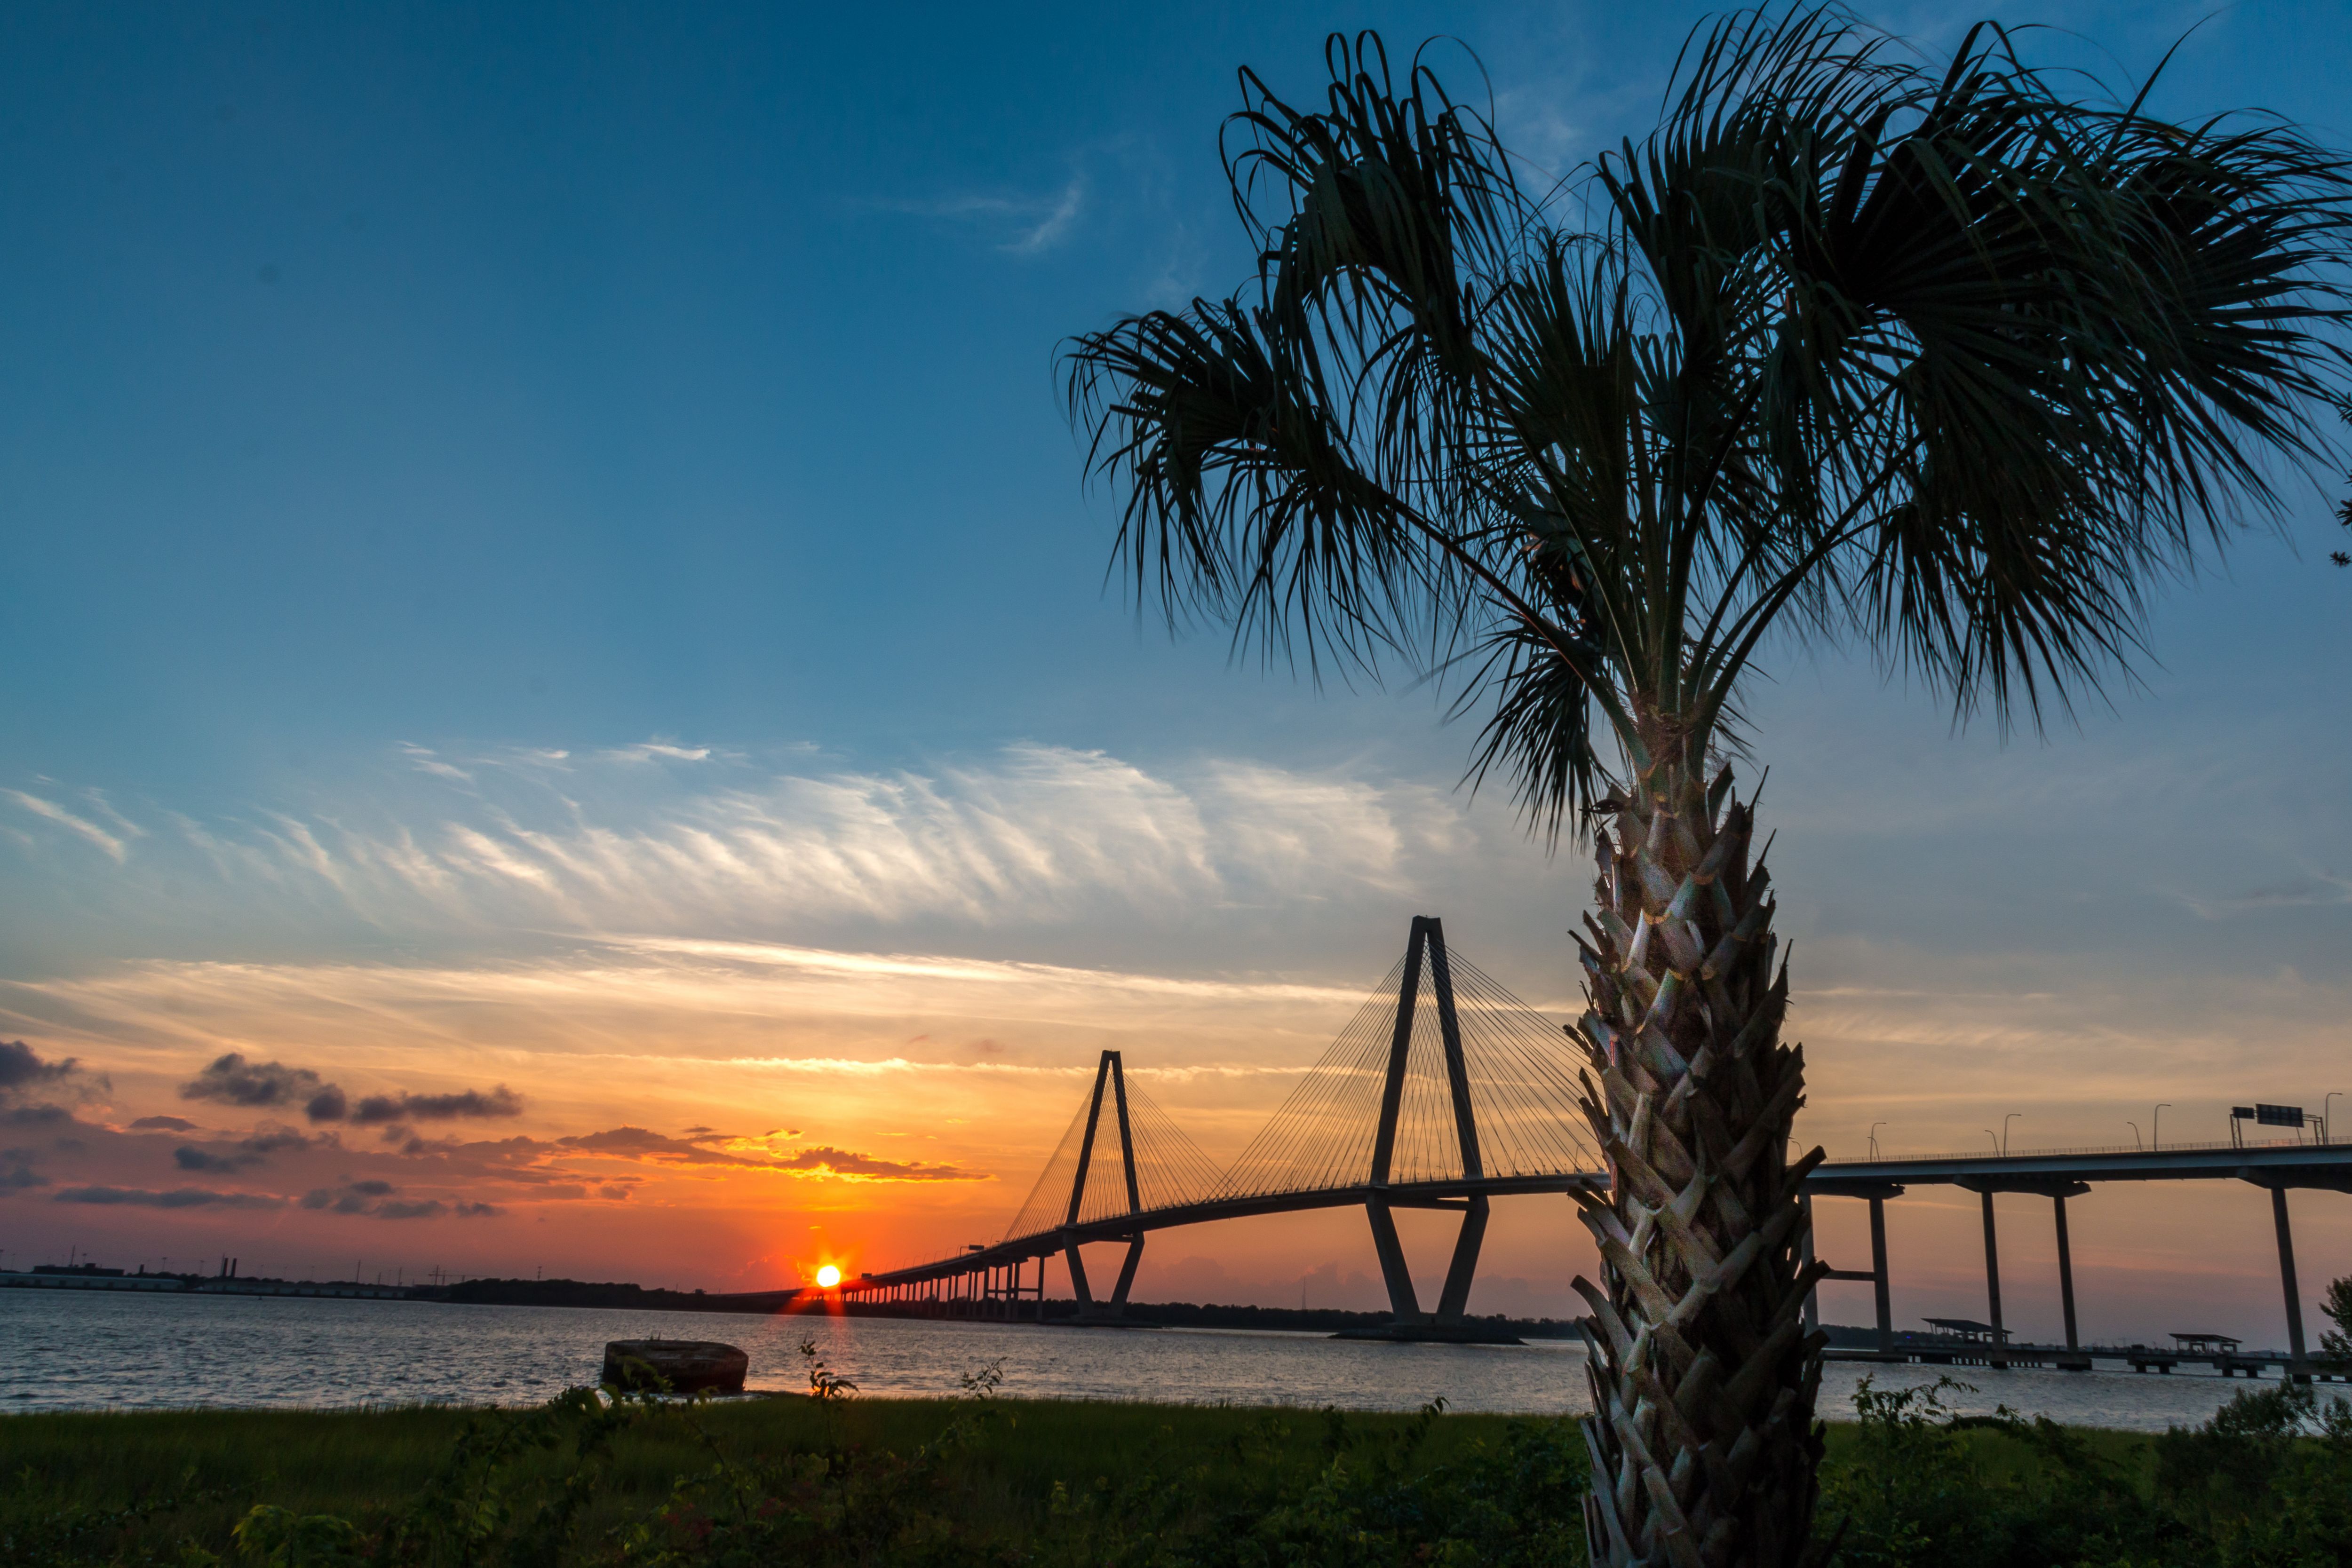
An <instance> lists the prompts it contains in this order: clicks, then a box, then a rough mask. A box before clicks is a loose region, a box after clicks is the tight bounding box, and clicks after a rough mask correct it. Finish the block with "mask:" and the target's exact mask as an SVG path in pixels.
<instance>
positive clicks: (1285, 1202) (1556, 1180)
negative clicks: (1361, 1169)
mask: <svg viewBox="0 0 2352 1568" xmlns="http://www.w3.org/2000/svg"><path fill="white" fill-rule="evenodd" d="M1608 1186H1609V1177H1608V1176H1607V1175H1606V1174H1604V1173H1601V1172H1592V1171H1572V1172H1570V1173H1568V1174H1566V1175H1562V1176H1481V1177H1478V1178H1477V1179H1475V1180H1468V1179H1463V1180H1454V1181H1419V1182H1384V1183H1382V1184H1381V1185H1380V1186H1374V1185H1372V1184H1371V1183H1370V1182H1359V1183H1357V1184H1355V1185H1354V1186H1332V1187H1323V1188H1320V1189H1318V1190H1315V1191H1310V1192H1268V1193H1257V1194H1254V1195H1252V1196H1250V1197H1212V1198H1205V1199H1202V1201H1200V1202H1198V1203H1180V1204H1171V1205H1170V1206H1168V1207H1164V1208H1146V1209H1139V1210H1137V1211H1136V1212H1134V1213H1132V1214H1117V1215H1112V1216H1110V1217H1108V1218H1102V1219H1092V1220H1087V1221H1084V1222H1082V1223H1079V1224H1076V1225H1065V1226H1061V1227H1058V1228H1055V1229H1052V1230H1041V1231H1038V1232H1037V1233H1036V1234H1034V1235H1032V1236H1022V1237H1015V1238H1013V1239H1010V1240H1005V1241H999V1242H997V1243H996V1244H995V1245H993V1246H991V1247H979V1246H975V1247H973V1248H971V1249H969V1250H967V1251H964V1252H961V1253H958V1254H955V1255H954V1256H951V1257H947V1258H940V1259H936V1260H932V1261H931V1262H929V1263H918V1264H915V1265H913V1266H912V1267H910V1268H905V1269H893V1270H888V1271H887V1272H884V1273H878V1274H861V1275H859V1276H858V1277H857V1278H856V1279H855V1280H845V1281H842V1283H841V1288H842V1290H843V1291H876V1290H887V1289H888V1288H890V1287H893V1286H900V1285H920V1284H926V1283H929V1282H930V1281H937V1280H944V1279H947V1278H949V1277H950V1276H952V1275H956V1274H968V1273H974V1272H980V1271H983V1270H988V1269H991V1268H1001V1267H1005V1266H1008V1265H1013V1264H1019V1263H1026V1262H1028V1261H1029V1260H1031V1259H1033V1258H1048V1257H1051V1256H1053V1255H1054V1254H1055V1253H1056V1252H1063V1251H1066V1250H1067V1249H1069V1248H1071V1247H1073V1246H1077V1245H1081V1244H1084V1243H1087V1242H1094V1241H1131V1240H1133V1239H1135V1238H1136V1237H1138V1236H1140V1235H1142V1234H1143V1233H1144V1232H1146V1231H1151V1230H1172V1229H1174V1228H1177V1227H1178V1226H1180V1225H1206V1224H1208V1223H1209V1222H1210V1221H1212V1220H1217V1219H1247V1218H1252V1217H1254V1216H1256V1215H1261V1214H1292V1213H1297V1212H1299V1211H1302V1210H1305V1209H1310V1208H1353V1207H1362V1206H1369V1205H1370V1204H1373V1203H1376V1202H1378V1203H1385V1204H1386V1205H1387V1206H1388V1207H1391V1208H1444V1209H1453V1210H1454V1211H1455V1212H1457V1213H1458V1212H1461V1211H1463V1210H1465V1209H1466V1208H1467V1207H1468V1206H1469V1202H1470V1200H1471V1199H1472V1198H1474V1197H1521V1196H1524V1195H1526V1194H1528V1193H1544V1192H1556V1193H1567V1192H1573V1191H1575V1190H1577V1189H1579V1188H1586V1189H1590V1190H1591V1191H1595V1192H1601V1191H1606V1190H1607V1189H1608Z"/></svg>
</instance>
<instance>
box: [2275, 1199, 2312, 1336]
mask: <svg viewBox="0 0 2352 1568" xmlns="http://www.w3.org/2000/svg"><path fill="white" fill-rule="evenodd" d="M2271 1223H2272V1224H2273V1226H2275V1227H2276V1228H2277V1229H2278V1249H2279V1283H2280V1284H2281V1285H2282V1286H2283V1287H2284V1288H2285V1291H2286V1347H2287V1354H2290V1355H2292V1356H2294V1359H2295V1360H2296V1361H2298V1362H2300V1361H2302V1360H2303V1359H2304V1349H2303V1292H2302V1291H2300V1290H2299V1289H2297V1288H2296V1286H2295V1282H2294V1232H2293V1231H2292V1230H2290V1229H2289V1228H2287V1223H2286V1188H2284V1187H2283V1186H2274V1187H2273V1188H2271ZM2287 1375H2288V1376H2289V1377H2290V1378H2292V1377H2293V1376H2294V1369H2292V1368H2290V1369H2289V1371H2288V1374H2287Z"/></svg>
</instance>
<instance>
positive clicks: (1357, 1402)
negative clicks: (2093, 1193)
mask: <svg viewBox="0 0 2352 1568" xmlns="http://www.w3.org/2000/svg"><path fill="white" fill-rule="evenodd" d="M654 1336H660V1337H664V1338H671V1339H719V1340H725V1341H727V1342H729V1343H732V1344H736V1345H740V1346H741V1347H742V1348H743V1349H744V1350H745V1351H747V1352H748V1353H749V1354H750V1355H751V1375H750V1379H749V1381H748V1384H747V1387H748V1388H750V1389H753V1390H761V1391H769V1392H800V1391H804V1390H805V1389H806V1388H807V1386H808V1375H807V1368H806V1364H805V1363H806V1359H807V1358H806V1357H804V1356H803V1354H801V1351H800V1346H801V1344H802V1343H803V1342H804V1341H805V1342H809V1343H814V1346H815V1348H816V1353H817V1354H818V1355H820V1356H822V1357H823V1359H824V1361H825V1362H826V1363H827V1364H829V1365H830V1367H831V1369H832V1370H833V1371H834V1372H835V1373H838V1374H840V1375H843V1376H845V1377H848V1378H850V1379H852V1380H853V1381H855V1382H856V1385H857V1387H858V1392H859V1393H860V1394H861V1395H866V1396H931V1397H948V1396H954V1395H957V1394H959V1393H961V1389H962V1382H961V1379H962V1378H963V1376H964V1375H966V1374H968V1373H973V1372H976V1371H979V1370H980V1369H982V1368H983V1367H987V1366H989V1365H992V1364H994V1365H997V1366H998V1367H1000V1368H1001V1370H1002V1373H1003V1385H1002V1389H1001V1392H1002V1394H1003V1396H1006V1397H1015V1398H1018V1397H1028V1398H1045V1399H1131V1400H1151V1401H1165V1402H1182V1403H1202V1404H1216V1403H1219V1402H1225V1403H1231V1404H1235V1405H1295V1406H1309V1407H1319V1406H1327V1405H1328V1406H1339V1407H1341V1408H1344V1409H1352V1410H1412V1409H1415V1408H1418V1407H1419V1406H1423V1405H1424V1404H1426V1403H1428V1402H1429V1401H1430V1400H1432V1399H1435V1398H1443V1399H1444V1401H1445V1402H1446V1404H1447V1406H1448V1407H1450V1408H1452V1409H1455V1410H1485V1411H1503V1412H1510V1413H1517V1414H1528V1415H1562V1414H1577V1413H1581V1412H1582V1411H1583V1410H1584V1409H1586V1408H1587V1404H1588V1399H1587V1394H1586V1387H1585V1374H1584V1351H1583V1349H1582V1347H1581V1346H1580V1345H1578V1344H1575V1343H1570V1342H1565V1341H1553V1342H1540V1343H1528V1344H1526V1345H1433V1344H1382V1343H1360V1342H1351V1341H1340V1340H1332V1339H1327V1338H1323V1337H1321V1336H1319V1335H1315V1334H1306V1333H1259V1332H1250V1331H1239V1330H1217V1329H1097V1328H1076V1327H1064V1326H1049V1327H1038V1326H1035V1325H1033V1324H1016V1323H986V1322H940V1321H930V1320H919V1319H898V1318H865V1317H861V1318H843V1317H827V1316H824V1315H821V1314H810V1315H801V1316H790V1317H755V1316H738V1315H730V1314H719V1313H708V1314H706V1313H691V1314H689V1313H677V1312H642V1311H622V1310H607V1309H601V1308H576V1307H484V1306H451V1305H446V1304H441V1303H436V1302H425V1301H316V1300H304V1299H299V1298H272V1297H261V1296H176V1295H142V1294H133V1293H128V1292H124V1293H116V1292H110V1291H0V1412H20V1411H33V1410H129V1409H163V1408H174V1407H189V1406H246V1407H278V1408H298V1407H308V1408H347V1407H352V1406H376V1405H413V1404H424V1403H442V1404H459V1405H506V1406H520V1405H532V1404H537V1403H540V1402H541V1401H543V1400H545V1399H547V1398H549V1397H551V1396H553V1395H555V1394H557V1393H560V1392H561V1391H562V1390H563V1389H565V1388H568V1387H572V1386H575V1385H581V1384H587V1383H593V1382H594V1381H595V1380H596V1376H597V1371H598V1368H599V1366H600V1365H601V1364H602V1362H603V1359H604V1343H605V1342H606V1341H607V1340H614V1339H636V1338H648V1337H654ZM1865 1370H1867V1371H1869V1372H1871V1373H1874V1375H1876V1377H1877V1379H1878V1383H1879V1385H1880V1386H1882V1387H1885V1386H1890V1385H1893V1386H1907V1385H1913V1384H1920V1383H1932V1382H1934V1381H1935V1380H1936V1378H1937V1376H1939V1375H1944V1373H1943V1371H1942V1369H1936V1368H1927V1367H1916V1366H1914V1367H1901V1366H1897V1367H1876V1368H1869V1369H1864V1368H1861V1367H1856V1366H1853V1365H1851V1364H1832V1366H1830V1367H1829V1368H1828V1369H1827V1370H1826V1372H1825V1373H1824V1375H1823V1381H1822V1405H1821V1413H1822V1415H1823V1416H1827V1417H1829V1418H1832V1419H1836V1418H1838V1417H1840V1416H1845V1415H1848V1414H1849V1413H1850V1412H1851V1409H1852V1399H1853V1391H1854V1389H1855V1387H1856V1386H1857V1385H1859V1383H1860V1382H1861V1379H1862V1377H1863V1375H1864V1371H1865ZM1950 1375H1954V1376H1957V1377H1958V1379H1959V1380H1960V1381H1962V1382H1964V1383H1967V1384H1969V1385H1973V1386H1974V1390H1975V1391H1974V1392H1973V1393H1965V1394H1958V1395H1954V1396H1950V1398H1949V1402H1950V1403H1951V1404H1953V1405H1954V1406H1956V1407H1958V1408H1961V1409H1965V1410H1969V1411H1976V1412H1988V1413H1989V1412H1990V1411H1991V1410H1992V1409H1993V1408H1994V1407H1995V1406H1997V1405H2006V1406H2009V1407H2010V1408H2011V1409H2012V1410H2015V1411H2017V1412H2018V1413H2020V1414H2021V1415H2027V1416H2032V1415H2042V1416H2049V1417H2051V1418H2052V1419H2053V1420H2056V1421H2063V1422H2069V1423H2074V1424H2080V1425H2085V1426H2095V1427H2119V1428H2126V1429H2132V1430H2139V1431H2160V1430H2162V1429H2163V1428H2164V1427H2167V1426H2172V1425H2189V1424H2193V1423H2195V1422H2198V1421H2201V1420H2203V1419H2204V1418H2205V1417H2207V1416H2210V1415H2211V1414H2212V1413H2213V1411H2214V1410H2215V1409H2216V1408H2218V1407H2219V1406H2221V1405H2222V1404H2223V1403H2224V1402H2226V1401H2227V1400H2228V1399H2229V1397H2230V1396H2231V1394H2232V1393H2234V1392H2236V1391H2237V1390H2239V1389H2242V1388H2244V1387H2246V1386H2248V1385H2247V1384H2246V1383H2245V1382H2244V1381H2243V1380H2242V1379H2238V1380H2231V1379H2225V1378H2222V1377H2219V1376H2216V1375H2210V1374H2205V1375H2199V1374H2194V1373H2191V1372H2189V1371H2187V1370H2186V1369H2183V1370H2182V1371H2179V1372H2176V1373H2174V1374H2172V1375H2169V1376H2159V1375H2152V1374H2136V1373H2131V1372H2110V1371H2105V1370H2101V1371H2097V1372H2091V1373H2067V1372H2057V1371H2032V1370H2024V1369H2020V1370H2014V1371H1992V1370H1989V1369H1986V1368H1983V1367H1965V1368H1959V1369H1956V1370H1955V1371H1953V1372H1952V1373H1951V1374H1950Z"/></svg>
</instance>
